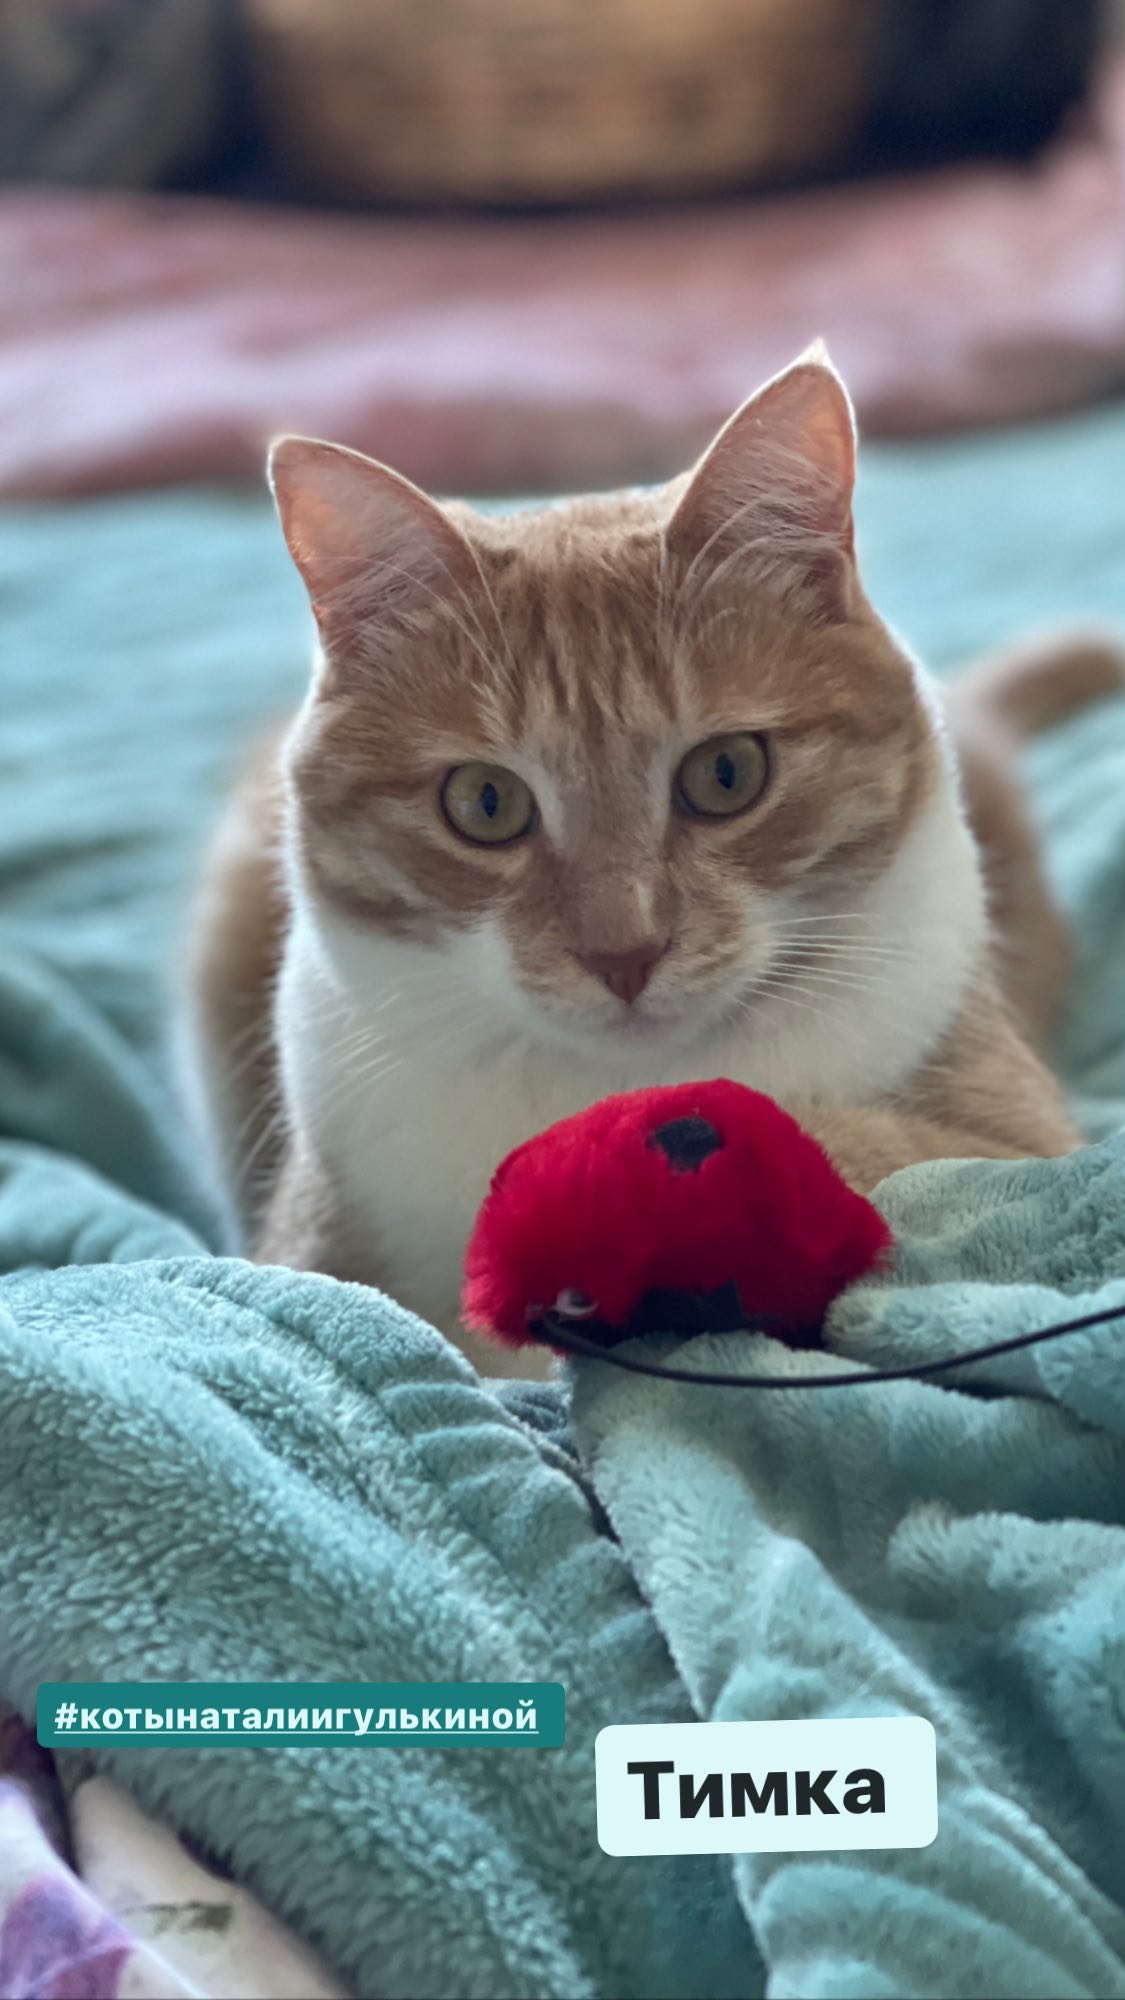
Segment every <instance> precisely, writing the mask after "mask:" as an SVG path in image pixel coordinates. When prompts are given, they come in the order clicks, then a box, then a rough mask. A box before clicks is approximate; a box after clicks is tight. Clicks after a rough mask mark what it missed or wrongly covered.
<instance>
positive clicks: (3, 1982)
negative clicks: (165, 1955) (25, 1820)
mask: <svg viewBox="0 0 1125 2000" xmlns="http://www.w3.org/2000/svg"><path fill="white" fill-rule="evenodd" d="M132 1948H133V1941H132V1939H131V1938H130V1937H129V1934H128V1932H127V1931H125V1930H123V1929H122V1927H121V1925H120V1924H119V1923H117V1922H115V1920H114V1919H113V1918H112V1917H110V1916H107V1915H106V1913H105V1911H104V1910H101V1909H99V1908H98V1907H97V1905H96V1904H95V1903H94V1902H93V1901H92V1900H91V1899H90V1898H89V1897H88V1896H85V1895H83V1893H82V1891H81V1889H80V1888H79V1886H78V1884H77V1882H74V1883H71V1882H69V1881H67V1879H66V1877H65V1876H63V1875H62V1874H50V1875H41V1876H38V1877H37V1878H36V1879H35V1880H33V1881H31V1882H28V1883H26V1884H25V1885H24V1887H23V1888H22V1889H21V1890H19V1892H18V1893H17V1895H16V1896H15V1897H14V1898H13V1900H12V1902H11V1903H10V1904H9V1905H8V1908H7V1910H6V1911H5V1912H4V1915H3V1917H2V1918H0V1993H2V1994H4V1996H5V2000H116V1996H117V1994H118V1992H119V1990H120V1979H121V1970H122V1967H123V1966H124V1964H125V1962H126V1960H127V1959H128V1957H129V1954H130V1951H131V1950H132Z"/></svg>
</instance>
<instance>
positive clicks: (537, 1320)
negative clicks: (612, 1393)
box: [462, 1079, 893, 1348]
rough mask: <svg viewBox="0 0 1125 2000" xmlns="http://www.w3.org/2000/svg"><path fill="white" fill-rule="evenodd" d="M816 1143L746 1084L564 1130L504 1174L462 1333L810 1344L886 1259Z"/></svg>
mask: <svg viewBox="0 0 1125 2000" xmlns="http://www.w3.org/2000/svg"><path fill="white" fill-rule="evenodd" d="M892 1243H893V1239H892V1236H891V1232H890V1230H889V1229H888V1227H887V1224H886V1223H885V1221H884V1220H883V1217H882V1216H881V1215H880V1213H879V1211H878V1209H876V1208H874V1207H873V1206H872V1204H871V1203H870V1202H869V1201H866V1200H865V1199H864V1198H863V1196H862V1195H858V1194H856V1193H854V1192H853V1190H852V1189H851V1188H849V1187H848V1186H847V1184H846V1182H844V1181H843V1180H841V1178H840V1176H839V1174H838V1173H837V1172H836V1169H835V1167H834V1166H833V1165H832V1163H831V1161H830V1160H829V1159H828V1156H827V1154H826V1153H824V1151H823V1150H822V1149H821V1147H820V1146H819V1145H818V1144H817V1143H816V1141H815V1140H814V1139H812V1138H810V1137H809V1135H808V1133H807V1132H805V1131H803V1130H802V1128H801V1127H800V1125H798V1124H797V1122H796V1120H795V1119H793V1118H791V1117H790V1116H789V1115H788V1113H787V1112H785V1111H783V1110H782V1109H781V1107H780V1106H779V1105H777V1104H775V1103H774V1102H773V1101H772V1099H771V1098H768V1097H763V1096H761V1095H760V1094H759V1093H758V1092H757V1091H753V1090H748V1089H746V1087H745V1086H744V1085H743V1084H739V1083H732V1082H729V1081H727V1080H723V1079H720V1080H718V1081H716V1082H713V1083H684V1084H675V1085H672V1086H670V1087H669V1088H666V1089H660V1090H638V1091H634V1092H631V1093H629V1094H628V1095H626V1096H623V1097H610V1098H607V1099H606V1100H605V1101H604V1102H603V1103H601V1104H594V1105H592V1106H591V1107H590V1109H589V1110H588V1111H582V1112H579V1113H578V1115H577V1116H576V1117H574V1118H566V1119H563V1120H562V1122H561V1123H560V1124H558V1125H553V1126H551V1128H550V1129H549V1130H548V1131H546V1132H541V1133H540V1134H539V1135H538V1137H536V1138H534V1139H530V1140H529V1141H528V1142H527V1144H526V1145H523V1146H520V1147H518V1148H517V1149H516V1151H515V1152H514V1153H510V1154H509V1155H508V1157H507V1159H506V1160H504V1161H503V1163H502V1164H501V1166H500V1167H499V1168H498V1169H497V1171H496V1173H495V1175H494V1176H493V1179H492V1185H491V1187H490V1189H489V1192H488V1195H487V1196H486V1198H485V1201H484V1203H483V1206H482V1208H481V1211H480V1214H479V1216H478V1218H477V1223H476V1227H475V1229H474V1231H473V1235H472V1238H471V1240H470V1243H469V1247H468V1251H467V1253H466V1259H465V1288H464V1293H463V1300H462V1309H463V1315H464V1318H465V1322H466V1324H467V1325H469V1326H471V1327H474V1328H476V1329H478V1330H479V1331H481V1332H483V1333H486V1334H488V1335H491V1337H492V1338H493V1339H495V1340H497V1341H500V1342H503V1343H506V1344H507V1345H509V1346H512V1347H521V1346H523V1345H524V1344H525V1343H526V1342H528V1341H536V1340H539V1341H545V1342H546V1343H547V1345H548V1346H551V1345H555V1346H558V1347H563V1348H565V1347H566V1346H567V1345H569V1344H571V1343H570V1341H569V1340H568V1338H567V1335H568V1331H569V1332H570V1333H572V1334H574V1333H576V1334H580V1335H581V1336H582V1339H583V1341H584V1342H586V1343H588V1342H590V1341H594V1342H596V1343H597V1344H598V1345H599V1346H601V1347H610V1346H612V1345H614V1343H616V1342H618V1341H621V1340H625V1339H628V1338H629V1337H630V1336H632V1335H634V1334H639V1333H644V1332H646V1331H659V1332H666V1333H696V1332H704V1331H707V1332H712V1333H717V1332H724V1331H728V1330H732V1329H734V1328H737V1327H745V1326H747V1325H749V1324H758V1323H761V1322H765V1323H766V1325H767V1328H768V1330H769V1331H771V1332H774V1333H777V1334H778V1335H780V1336H782V1337H784V1338H786V1339H789V1340H790V1341H796V1342H803V1343H808V1342H809V1341H810V1340H812V1339H815V1338H816V1336H817V1334H818V1332H819V1329H820V1326H821V1323H822V1321H823V1318H824V1315H825V1312H826V1311H827V1309H828V1307H829V1305H830V1304H831V1302H832V1300H833V1299H834V1298H835V1297H836V1295H837V1293H839V1292H841V1291H843V1289H844V1287H845V1286H846V1285H850V1284H851V1283H852V1282H853V1281H854V1280H855V1279H856V1278H859V1277H861V1276H862V1275H863V1274H864V1273H865V1272H867V1271H870V1270H871V1269H872V1268H873V1267H874V1266H875V1265H876V1264H877V1263H878V1262H879V1261H880V1260H881V1259H883V1258H884V1257H885V1256H886V1255H887V1253H888V1252H889V1250H890V1249H891V1247H892Z"/></svg>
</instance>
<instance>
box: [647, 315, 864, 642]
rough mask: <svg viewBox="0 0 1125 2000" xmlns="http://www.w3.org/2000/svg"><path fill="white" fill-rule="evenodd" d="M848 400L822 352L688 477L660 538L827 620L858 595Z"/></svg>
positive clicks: (697, 569) (760, 401)
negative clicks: (770, 586)
mask: <svg viewBox="0 0 1125 2000" xmlns="http://www.w3.org/2000/svg"><path fill="white" fill-rule="evenodd" d="M855 470H856V427H855V417H854V414H853V411H852V405H851V400H850V398H849V396H848V392H847V390H846V389H845V387H844V384H843V382H842V381H841V379H840V377H839V375H838V374H837V373H836V370H835V368H834V367H833V366H832V363H831V361H830V360H829V358H828V351H827V349H826V348H825V347H824V345H823V343H821V342H819V341H818V342H817V343H816V345H815V346H814V347H811V348H810V349H809V350H808V352H807V353H806V354H803V355H801V356H800V358H799V359H798V360H797V361H795V362H793V364H792V365H791V366H790V367H789V368H786V369H784V370H783V371H782V373H781V374H780V375H775V376H774V378H773V380H772V381H771V382H767V383H766V386H765V388H764V389H759V390H758V392H757V394H756V395H754V396H751V397H750V399H749V401H748V402H746V403H743V405H742V407H741V409H739V410H737V411H736V412H735V414H734V416H733V417H732V418H731V419H730V421H729V423H727V424H726V425H724V427H723V429H722V430H721V431H720V432H719V435H718V437H717V438H716V439H715V441H714V443H713V444H712V445H711V446H709V448H708V450H707V451H706V452H705V453H704V454H703V457H702V459H701V460H700V461H699V464H698V465H697V466H696V467H695V470H694V471H693V472H692V473H691V474H690V475H689V477H688V480H687V484H686V487H685V488H684V489H683V491H682V493H681V494H680V496H679V497H678V499H677V502H676V505H675V509H674V512H673V514H672V516H671V519H670V520H669V522H668V524H667V527H666V529H665V539H666V542H667V546H668V549H669V551H670V552H671V553H672V554H673V555H678V556H680V557H681V558H683V559H684V560H685V562H686V563H687V564H688V565H691V566H694V574H695V575H696V576H699V575H700V574H701V573H702V574H703V575H706V574H708V573H713V572H714V571H715V570H716V569H718V567H719V565H720V563H721V564H723V565H724V568H725V573H726V574H727V575H729V576H731V578H732V580H734V579H735V578H736V577H737V576H738V575H739V574H740V573H741V574H744V575H745V576H746V578H747V580H748V581H759V582H763V583H769V582H772V583H774V584H775V585H776V586H777V587H778V588H779V589H782V590H784V591H785V592H786V593H787V594H789V595H791V596H794V597H796V598H797V600H798V601H799V602H800V603H802V604H803V606H804V608H805V609H806V610H807V611H808V612H809V613H810V614H811V615H812V616H814V617H816V618H818V619H819V620H821V621H822V622H826V623H835V622H839V621H841V620H843V619H845V618H846V617H847V616H848V614H849V610H850V607H851V604H852V602H853V599H854V594H855V592H856V590H857V587H858V579H857V577H856V571H855V534H854V528H853V522H852V499H853V495H854V492H855Z"/></svg>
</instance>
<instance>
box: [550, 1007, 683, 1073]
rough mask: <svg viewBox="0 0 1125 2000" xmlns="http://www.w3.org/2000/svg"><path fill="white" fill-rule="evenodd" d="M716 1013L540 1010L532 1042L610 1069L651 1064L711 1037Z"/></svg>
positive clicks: (632, 1009)
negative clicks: (610, 1065) (609, 1065)
mask: <svg viewBox="0 0 1125 2000" xmlns="http://www.w3.org/2000/svg"><path fill="white" fill-rule="evenodd" d="M720 1022H721V1010H720V1009H715V1008H708V1007H706V1006H702V1005H698V1004H697V1005H695V1006H691V1007H687V1006H685V1007H682V1008H676V1009H673V1008H657V1007H651V1006H645V1005H644V1003H643V1002H642V1004H641V1005H640V1006H637V1007H621V1008H620V1009H618V1010H616V1011H615V1012H613V1013H608V1012H606V1013H602V1012H600V1011H599V1012H598V1013H597V1014H592V1013H591V1014H589V1015H586V1014H579V1013H574V1014H570V1013H568V1014H563V1013H561V1012H559V1013H557V1014H556V1013H554V1012H546V1011H540V1013H539V1021H538V1024H537V1025H538V1037H539V1038H541V1039H542V1040H543V1041H545V1042H547V1043H549V1044H550V1045H551V1046H553V1047H554V1048H556V1049H564V1050H566V1051H567V1052H568V1053H571V1054H573V1055H576V1056H583V1057H585V1058H586V1059H587V1060H588V1061H591V1062H595V1063H604V1062H606V1061H607V1060H608V1061H610V1062H612V1063H613V1064H614V1065H615V1066H618V1067H620V1066H621V1065H622V1064H626V1065H627V1064H628V1063H629V1062H630V1061H631V1060H635V1061H636V1062H637V1063H639V1064H642V1065H645V1066H649V1065H651V1064H652V1062H653V1061H656V1062H657V1063H659V1062H660V1061H661V1060H662V1059H669V1060H670V1059H671V1058H673V1057H676V1056H682V1055H685V1054H688V1053H690V1052H691V1050H693V1049H695V1048H698V1047H699V1046H700V1045H701V1044H702V1043H704V1042H706V1041H707V1040H709V1039H710V1038H711V1037H713V1036H714V1034H715V1033H716V1031H717V1029H718V1028H719V1026H720Z"/></svg>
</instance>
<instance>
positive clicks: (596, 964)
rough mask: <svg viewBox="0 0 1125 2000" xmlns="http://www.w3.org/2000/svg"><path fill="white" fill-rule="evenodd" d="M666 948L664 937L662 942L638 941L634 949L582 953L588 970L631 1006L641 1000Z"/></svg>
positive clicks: (583, 961)
mask: <svg viewBox="0 0 1125 2000" xmlns="http://www.w3.org/2000/svg"><path fill="white" fill-rule="evenodd" d="M667 949H668V942H667V939H665V940H664V942H663V943H657V942H656V941H655V940H653V941H652V942H650V943H649V944H639V945H637V946H636V948H635V949H634V950H633V951H586V952H582V953H580V954H579V955H580V957H581V960H582V963H583V965H584V966H585V967H586V970H587V972H592V973H593V975H594V978H595V979H600V980H601V982H602V985H603V986H608V987H609V990H610V992H611V993H612V994H614V996H615V997H616V998H617V999H618V1000H624V1002H625V1005H626V1006H627V1007H631V1006H632V1004H633V1002H634V1000H639V999H640V997H641V994H642V993H643V992H644V990H645V987H646V986H647V985H648V982H649V980H650V979H651V977H652V974H653V972H654V970H655V968H656V967H657V966H658V965H659V963H660V961H661V959H662V958H663V956H664V954H665V952H666V951H667Z"/></svg>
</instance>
